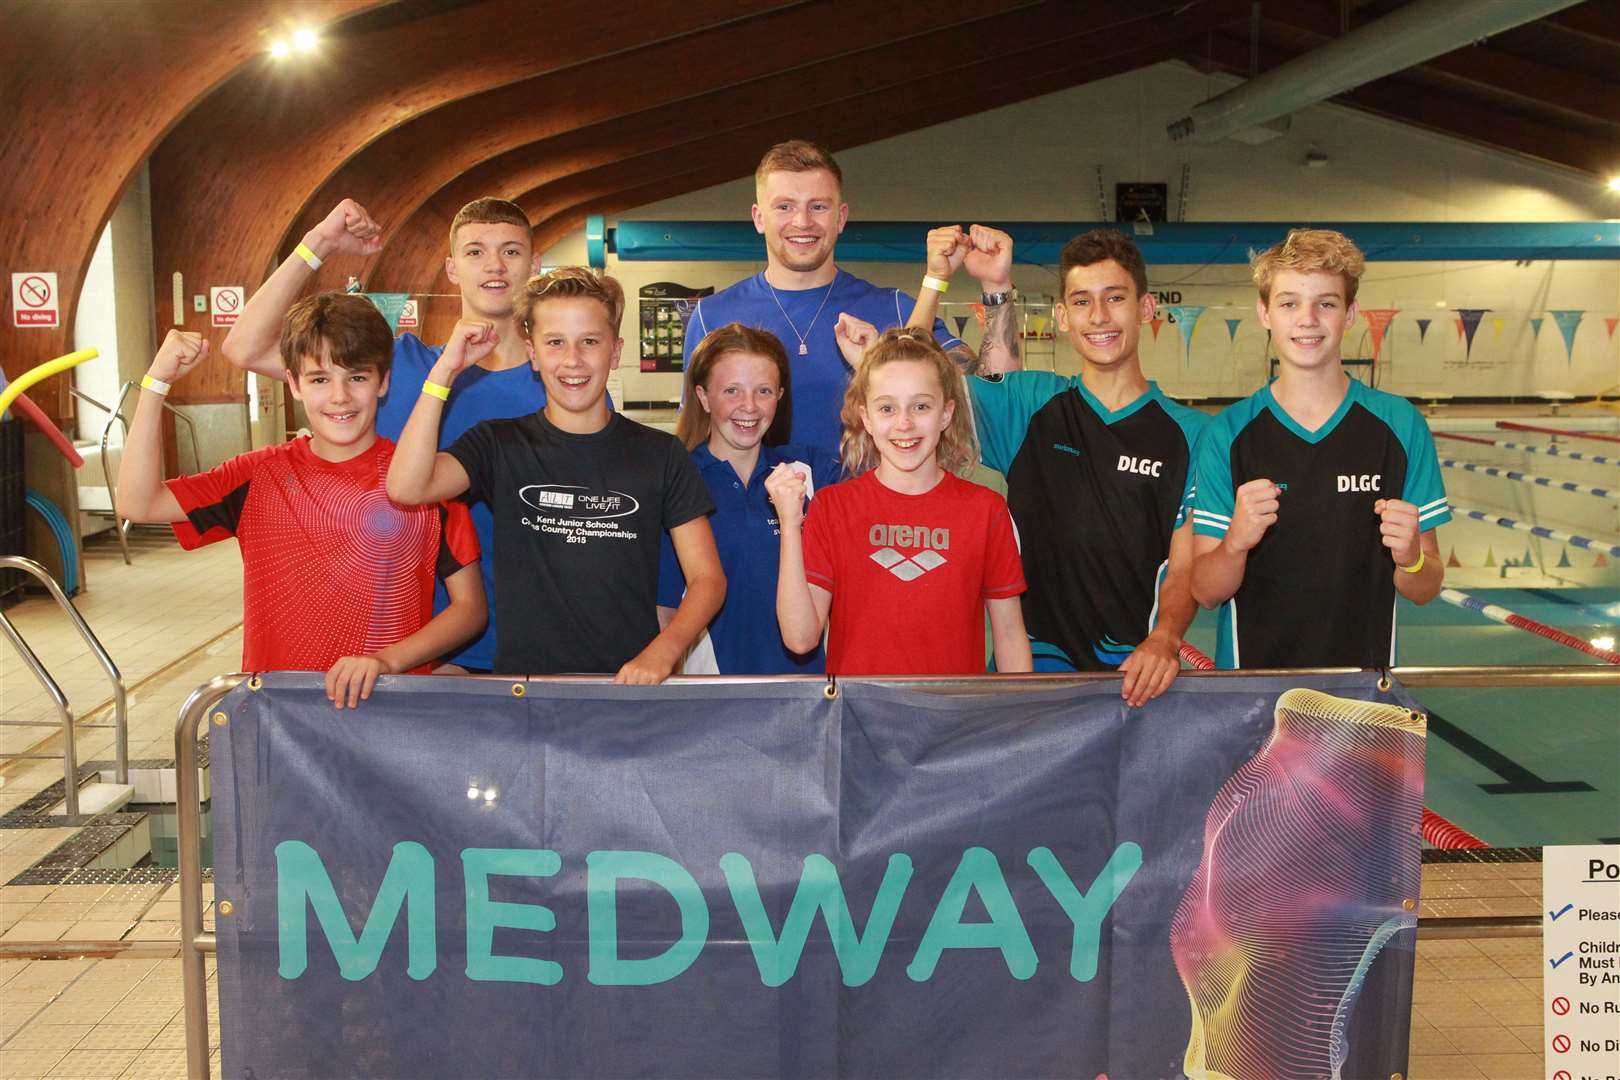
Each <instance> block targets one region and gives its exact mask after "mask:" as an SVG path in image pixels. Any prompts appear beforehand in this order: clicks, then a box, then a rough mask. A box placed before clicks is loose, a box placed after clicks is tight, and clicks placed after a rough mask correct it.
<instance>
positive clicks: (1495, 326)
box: [1491, 316, 1503, 338]
mask: <svg viewBox="0 0 1620 1080" xmlns="http://www.w3.org/2000/svg"><path fill="white" fill-rule="evenodd" d="M1502 325H1503V323H1502V319H1501V317H1500V316H1492V318H1491V337H1493V338H1499V337H1501V336H1502Z"/></svg>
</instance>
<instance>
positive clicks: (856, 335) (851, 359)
mask: <svg viewBox="0 0 1620 1080" xmlns="http://www.w3.org/2000/svg"><path fill="white" fill-rule="evenodd" d="M833 338H834V339H836V340H837V342H838V351H839V352H840V353H842V354H843V356H844V363H846V364H848V365H849V366H850V367H851V368H858V367H860V366H861V360H862V359H864V358H865V356H866V350H867V349H869V348H871V347H872V342H874V341H876V340H877V339H878V328H877V327H875V326H873V325H872V324H871V323H869V322H867V321H866V320H865V319H862V318H860V317H859V316H856V315H851V314H850V313H849V312H847V311H841V312H839V313H838V322H837V323H835V324H834V325H833Z"/></svg>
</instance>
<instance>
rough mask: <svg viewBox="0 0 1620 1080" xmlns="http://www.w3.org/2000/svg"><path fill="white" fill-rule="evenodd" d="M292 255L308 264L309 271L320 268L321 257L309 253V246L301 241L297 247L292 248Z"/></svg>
mask: <svg viewBox="0 0 1620 1080" xmlns="http://www.w3.org/2000/svg"><path fill="white" fill-rule="evenodd" d="M293 254H294V255H296V256H298V257H299V258H300V259H303V260H304V261H305V262H306V263H308V264H309V268H310V269H311V270H319V269H320V268H321V257H320V256H319V255H317V254H315V253H314V252H313V251H311V250H310V248H309V245H308V244H306V243H304V242H303V241H302V240H300V241H298V246H297V247H295V248H293Z"/></svg>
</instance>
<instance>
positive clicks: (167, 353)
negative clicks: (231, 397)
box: [147, 330, 208, 382]
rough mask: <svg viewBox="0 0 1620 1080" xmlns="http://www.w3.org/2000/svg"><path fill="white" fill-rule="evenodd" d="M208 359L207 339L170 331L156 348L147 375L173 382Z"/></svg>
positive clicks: (185, 332)
mask: <svg viewBox="0 0 1620 1080" xmlns="http://www.w3.org/2000/svg"><path fill="white" fill-rule="evenodd" d="M207 358H208V339H207V338H205V337H203V336H202V335H201V334H195V333H192V332H191V331H189V330H170V331H169V333H168V335H167V336H166V337H164V339H163V344H162V345H159V346H158V351H157V355H156V356H154V357H153V358H152V366H151V367H150V368H148V369H147V374H149V375H151V376H152V378H154V379H159V380H161V381H163V382H174V381H175V380H176V379H179V378H182V377H184V375H185V374H186V372H188V371H190V370H191V369H192V368H194V367H196V366H197V365H198V364H200V363H202V362H203V361H204V360H206V359H207Z"/></svg>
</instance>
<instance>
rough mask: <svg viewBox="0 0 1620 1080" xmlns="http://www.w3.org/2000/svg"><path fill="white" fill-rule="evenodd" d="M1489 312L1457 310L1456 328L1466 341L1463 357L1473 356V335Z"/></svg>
mask: <svg viewBox="0 0 1620 1080" xmlns="http://www.w3.org/2000/svg"><path fill="white" fill-rule="evenodd" d="M1489 310H1491V309H1490V308H1458V309H1457V323H1458V326H1459V327H1460V328H1461V331H1462V334H1463V336H1464V337H1466V338H1467V339H1468V344H1467V345H1466V346H1464V348H1463V356H1464V357H1471V356H1473V354H1474V334H1475V333H1476V332H1477V331H1478V330H1479V320H1480V319H1482V318H1484V317H1485V313H1486V312H1487V311H1489ZM1552 314H1553V316H1554V317H1555V318H1556V317H1557V314H1558V313H1557V312H1553V313H1552Z"/></svg>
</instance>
